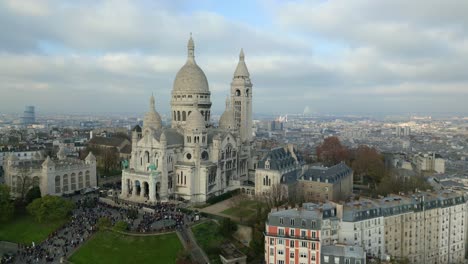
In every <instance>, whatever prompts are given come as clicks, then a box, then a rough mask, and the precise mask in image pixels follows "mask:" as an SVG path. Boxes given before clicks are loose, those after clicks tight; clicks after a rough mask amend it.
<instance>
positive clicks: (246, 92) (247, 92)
mask: <svg viewBox="0 0 468 264" xmlns="http://www.w3.org/2000/svg"><path fill="white" fill-rule="evenodd" d="M245 97H249V89H247V90H245Z"/></svg>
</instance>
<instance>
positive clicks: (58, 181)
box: [55, 175, 61, 193]
mask: <svg viewBox="0 0 468 264" xmlns="http://www.w3.org/2000/svg"><path fill="white" fill-rule="evenodd" d="M60 192H61V191H60V176H58V175H57V176H55V193H60Z"/></svg>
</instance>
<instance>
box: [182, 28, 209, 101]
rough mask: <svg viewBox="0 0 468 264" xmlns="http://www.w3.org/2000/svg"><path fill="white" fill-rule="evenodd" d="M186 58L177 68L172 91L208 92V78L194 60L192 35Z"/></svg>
mask: <svg viewBox="0 0 468 264" xmlns="http://www.w3.org/2000/svg"><path fill="white" fill-rule="evenodd" d="M187 47H188V58H187V62H186V63H185V65H184V66H182V68H181V69H180V70H179V72H178V73H177V75H176V78H175V80H174V86H173V92H186V91H189V92H199V93H209V92H210V90H209V88H208V80H207V79H206V76H205V73H204V72H203V70H202V69H201V68H200V67H199V66H198V65H197V63H196V62H195V56H194V50H195V45H194V44H193V39H192V36H190V39H189V42H188V46H187Z"/></svg>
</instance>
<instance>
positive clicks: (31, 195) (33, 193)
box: [25, 186, 41, 204]
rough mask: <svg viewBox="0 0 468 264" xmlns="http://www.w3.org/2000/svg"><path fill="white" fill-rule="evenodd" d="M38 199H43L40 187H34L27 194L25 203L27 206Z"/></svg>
mask: <svg viewBox="0 0 468 264" xmlns="http://www.w3.org/2000/svg"><path fill="white" fill-rule="evenodd" d="M37 198H41V189H40V188H39V186H34V187H32V188H31V189H29V191H28V192H27V193H26V197H25V201H26V204H30V203H31V202H32V201H34V200H36V199H37Z"/></svg>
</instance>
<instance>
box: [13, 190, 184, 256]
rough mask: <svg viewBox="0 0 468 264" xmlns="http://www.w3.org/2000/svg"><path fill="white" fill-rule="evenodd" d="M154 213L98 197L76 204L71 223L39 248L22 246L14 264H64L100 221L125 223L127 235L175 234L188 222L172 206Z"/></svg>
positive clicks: (32, 245)
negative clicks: (110, 203) (106, 219)
mask: <svg viewBox="0 0 468 264" xmlns="http://www.w3.org/2000/svg"><path fill="white" fill-rule="evenodd" d="M151 209H153V210H154V212H151V213H150V212H144V213H142V212H143V210H142V207H141V206H135V205H122V204H121V205H118V206H113V205H109V204H106V203H102V202H100V201H99V200H98V198H97V197H86V198H83V199H80V200H78V201H76V206H75V209H74V210H73V212H72V216H71V219H70V221H68V222H67V223H66V224H65V225H64V226H62V227H61V228H59V229H58V230H56V231H55V232H53V233H52V234H50V235H49V236H48V238H47V239H46V240H44V241H43V242H42V243H38V244H35V243H32V244H31V245H19V246H18V252H17V255H16V258H15V263H51V262H53V263H63V262H64V260H65V259H66V258H67V257H68V256H69V255H71V253H72V252H73V250H74V249H76V248H77V247H78V246H79V245H81V244H82V243H83V242H84V241H86V240H87V239H88V238H89V237H90V236H91V235H92V234H93V233H94V232H95V231H96V230H97V229H98V222H99V219H100V218H108V219H109V220H110V222H111V224H112V225H114V224H115V223H117V222H118V221H125V222H127V224H128V231H130V232H145V233H147V232H159V231H168V230H174V229H176V228H180V227H182V226H183V225H184V223H185V221H186V219H189V217H186V216H185V214H184V213H182V212H180V209H177V207H176V206H175V205H173V204H166V203H159V204H157V205H155V206H152V207H151ZM169 220H170V221H169Z"/></svg>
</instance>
